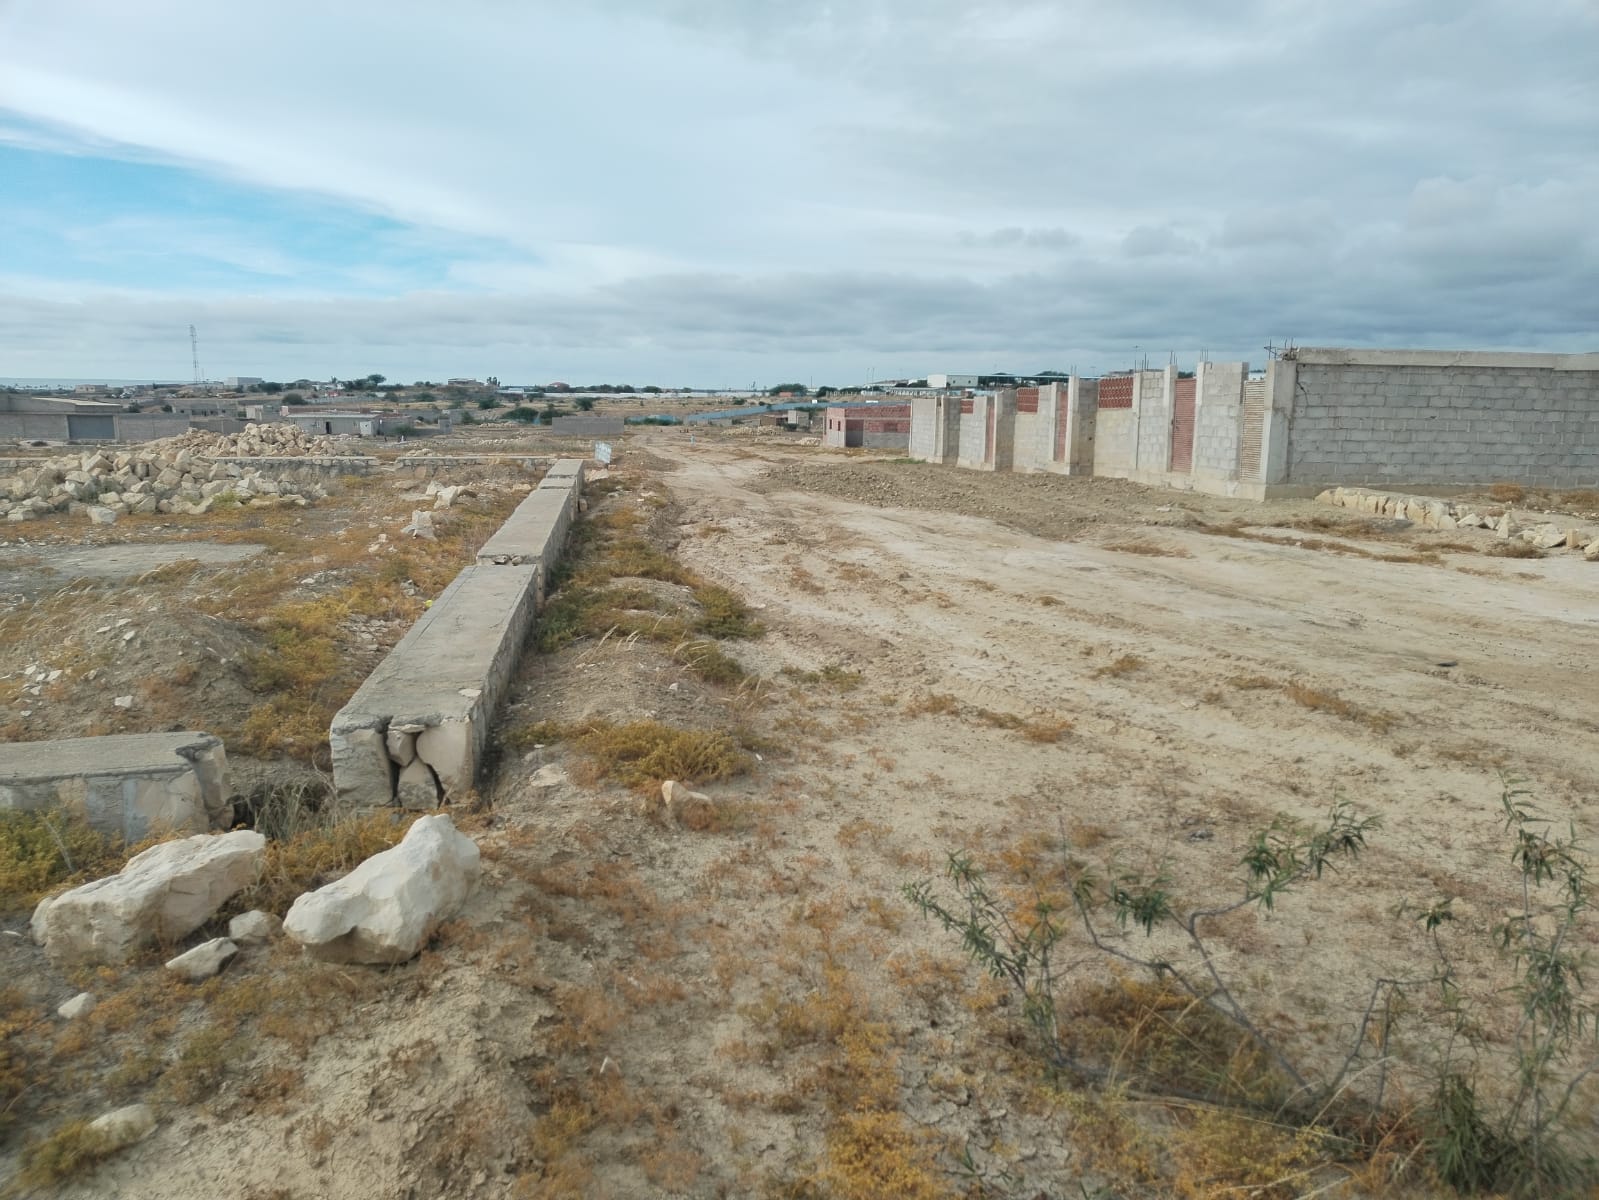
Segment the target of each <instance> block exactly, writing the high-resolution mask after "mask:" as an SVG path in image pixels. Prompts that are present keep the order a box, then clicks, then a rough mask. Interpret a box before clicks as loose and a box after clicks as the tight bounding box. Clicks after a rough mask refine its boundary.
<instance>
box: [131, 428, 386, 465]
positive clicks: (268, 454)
mask: <svg viewBox="0 0 1599 1200" xmlns="http://www.w3.org/2000/svg"><path fill="white" fill-rule="evenodd" d="M150 448H151V449H154V450H156V451H158V452H165V451H172V452H174V453H175V452H177V451H179V450H187V451H189V452H190V453H191V454H197V455H199V456H200V457H202V458H328V457H332V456H334V455H339V454H353V453H355V451H353V450H349V449H346V448H345V447H344V446H342V445H341V444H340V443H339V442H338V441H336V440H335V439H333V438H328V437H317V436H315V435H314V434H309V433H306V432H305V430H303V429H301V428H300V427H299V426H298V425H287V424H271V425H256V424H251V425H246V426H245V427H244V432H243V433H209V432H207V431H206V430H204V429H191V430H189V431H188V432H187V433H182V434H179V435H178V436H177V437H172V438H164V439H162V440H161V441H159V442H151V443H150Z"/></svg>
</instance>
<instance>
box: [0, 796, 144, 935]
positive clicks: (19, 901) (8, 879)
mask: <svg viewBox="0 0 1599 1200" xmlns="http://www.w3.org/2000/svg"><path fill="white" fill-rule="evenodd" d="M125 861H127V851H126V849H124V848H123V847H122V845H121V844H120V842H118V841H117V840H115V839H113V838H108V837H106V836H105V835H104V834H102V833H99V832H97V831H96V830H94V829H92V828H90V826H89V823H88V821H87V819H86V818H85V817H84V816H83V815H82V814H81V813H75V812H68V811H64V810H61V809H51V810H42V811H36V812H23V811H20V810H16V809H6V810H4V811H0V912H14V911H16V910H17V909H20V908H29V907H32V906H33V905H34V904H36V903H37V902H38V900H39V899H40V897H41V896H43V895H44V894H45V893H46V892H48V891H50V890H51V889H53V888H55V887H57V886H60V885H63V884H69V883H78V882H85V881H87V880H89V879H97V878H99V877H101V876H103V875H109V874H111V873H112V872H114V871H117V870H119V869H120V868H121V866H122V864H123V863H124V862H125Z"/></svg>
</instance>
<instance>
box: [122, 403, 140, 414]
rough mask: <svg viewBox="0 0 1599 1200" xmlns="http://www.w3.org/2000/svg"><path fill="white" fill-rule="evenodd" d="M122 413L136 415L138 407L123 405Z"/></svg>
mask: <svg viewBox="0 0 1599 1200" xmlns="http://www.w3.org/2000/svg"><path fill="white" fill-rule="evenodd" d="M122 411H123V412H130V413H136V412H138V411H139V406H138V405H137V404H125V405H123V407H122Z"/></svg>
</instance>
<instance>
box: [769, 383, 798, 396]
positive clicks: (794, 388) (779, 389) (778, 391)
mask: <svg viewBox="0 0 1599 1200" xmlns="http://www.w3.org/2000/svg"><path fill="white" fill-rule="evenodd" d="M785 392H787V393H788V394H789V395H791V396H803V395H805V394H806V387H805V385H804V384H803V383H780V384H778V385H777V386H776V387H769V388H767V389H766V394H767V395H768V396H781V395H783V394H784V393H785Z"/></svg>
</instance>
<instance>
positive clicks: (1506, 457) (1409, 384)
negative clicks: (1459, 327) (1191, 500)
mask: <svg viewBox="0 0 1599 1200" xmlns="http://www.w3.org/2000/svg"><path fill="white" fill-rule="evenodd" d="M1292 353H1293V357H1292V358H1289V357H1287V356H1286V355H1285V356H1284V359H1283V360H1282V361H1281V362H1278V363H1274V364H1273V366H1275V367H1277V368H1279V370H1280V371H1281V372H1282V374H1283V375H1285V376H1286V377H1288V378H1287V381H1286V382H1285V384H1284V389H1283V390H1284V393H1285V394H1284V396H1283V397H1282V401H1283V403H1282V414H1281V415H1282V419H1281V421H1280V422H1279V426H1280V427H1279V428H1278V429H1277V430H1276V432H1277V433H1278V434H1279V436H1280V437H1281V438H1282V444H1281V446H1280V447H1278V449H1277V453H1276V455H1275V456H1274V457H1273V458H1272V460H1271V461H1270V462H1269V464H1268V468H1269V470H1270V471H1271V475H1270V477H1269V478H1268V480H1267V482H1268V483H1273V484H1275V483H1281V484H1286V485H1290V486H1295V487H1316V486H1318V485H1319V486H1325V485H1327V484H1349V485H1355V486H1366V485H1370V486H1379V487H1388V488H1400V489H1401V490H1403V489H1404V488H1405V487H1408V486H1437V485H1445V486H1471V485H1477V484H1486V483H1494V482H1498V481H1513V482H1518V483H1523V484H1533V485H1535V486H1538V487H1553V488H1578V487H1594V486H1596V485H1599V354H1498V353H1484V352H1451V351H1414V350H1330V349H1302V350H1298V351H1295V352H1292Z"/></svg>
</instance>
